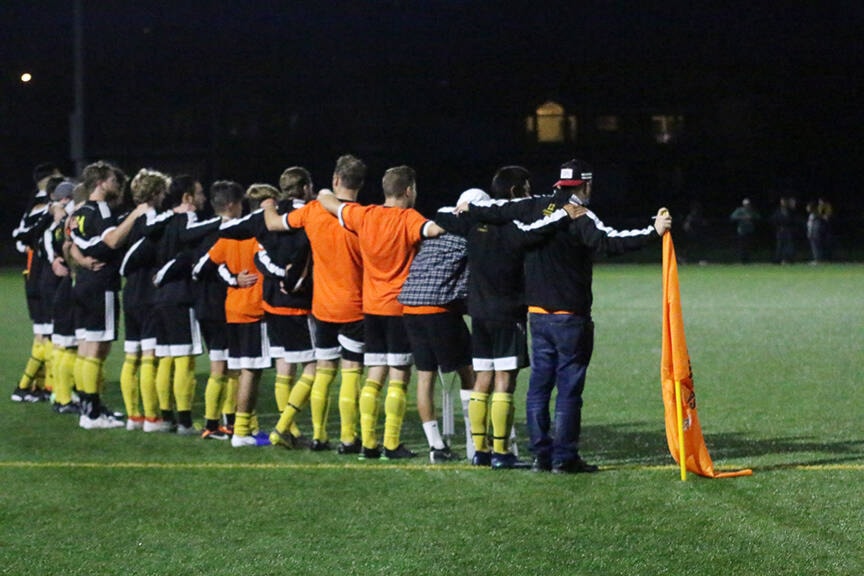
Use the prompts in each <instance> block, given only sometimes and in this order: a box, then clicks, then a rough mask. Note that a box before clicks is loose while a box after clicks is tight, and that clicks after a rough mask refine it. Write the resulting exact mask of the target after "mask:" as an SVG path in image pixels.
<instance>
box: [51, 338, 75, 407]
mask: <svg viewBox="0 0 864 576" xmlns="http://www.w3.org/2000/svg"><path fill="white" fill-rule="evenodd" d="M75 356H76V354H75V351H74V350H69V349H68V348H59V347H58V348H55V349H54V401H55V402H56V403H57V404H61V405H62V404H69V403H70V402H71V401H72V386H73V381H74V379H73V376H72V369H73V367H74V366H75ZM70 359H71V362H70Z"/></svg>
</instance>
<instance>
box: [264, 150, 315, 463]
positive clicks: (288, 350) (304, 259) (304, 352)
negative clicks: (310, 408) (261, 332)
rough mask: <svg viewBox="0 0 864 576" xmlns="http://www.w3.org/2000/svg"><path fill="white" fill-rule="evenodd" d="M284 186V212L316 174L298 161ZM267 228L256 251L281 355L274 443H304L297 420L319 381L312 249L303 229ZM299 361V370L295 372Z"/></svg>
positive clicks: (303, 195)
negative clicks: (279, 230) (283, 231)
mask: <svg viewBox="0 0 864 576" xmlns="http://www.w3.org/2000/svg"><path fill="white" fill-rule="evenodd" d="M279 189H280V196H279V203H278V206H277V210H278V211H279V213H280V214H284V213H286V212H289V211H291V210H298V209H301V208H303V206H305V205H306V203H307V202H308V201H309V199H310V198H311V197H312V190H313V183H312V176H311V174H309V171H308V170H306V169H305V168H302V167H300V166H292V167H290V168H287V169H286V170H285V171H284V172H282V175H281V176H280V177H279ZM262 223H263V213H262ZM264 228H265V233H264V234H263V235H262V236H261V237H260V238H259V241H260V243H261V246H262V250H260V251H259V252H258V254H256V255H255V264H256V266H257V268H258V271H259V272H261V274H263V275H264V310H265V312H266V319H267V330H268V334H269V337H270V344H271V355H272V356H273V357H274V358H275V359H276V385H275V392H276V406H277V408H278V410H279V413H280V416H279V421H278V422H277V423H276V426H275V428H274V430H273V432H272V433H271V434H270V443H271V444H273V445H274V446H283V447H286V448H293V447H296V446H301V445H303V444H304V443H303V442H302V438H301V435H300V430H299V428H298V427H297V424H296V423H295V422H294V420H295V417H296V415H297V414H298V413H299V412H300V410H302V408H303V407H304V406H305V405H306V403H307V401H308V400H309V395H310V393H311V391H312V386H313V384H314V381H315V349H314V347H313V345H312V335H311V330H312V326H311V324H310V316H309V314H310V311H311V307H312V293H313V290H312V249H311V247H310V245H309V238H308V237H307V236H306V233H305V232H304V231H303V230H295V231H294V232H293V233H291V234H278V233H272V232H266V225H265V226H264ZM295 367H296V368H297V370H296V371H297V376H294V374H293V373H292V372H293V371H294V369H295ZM292 379H293V380H294V386H293V388H292Z"/></svg>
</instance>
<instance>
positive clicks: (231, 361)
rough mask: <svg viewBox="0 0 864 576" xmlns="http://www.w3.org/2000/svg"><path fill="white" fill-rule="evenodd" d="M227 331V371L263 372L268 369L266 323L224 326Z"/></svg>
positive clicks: (269, 359) (268, 347)
mask: <svg viewBox="0 0 864 576" xmlns="http://www.w3.org/2000/svg"><path fill="white" fill-rule="evenodd" d="M226 327H227V331H228V369H229V370H242V369H246V370H265V369H267V368H270V365H271V363H272V362H271V358H270V340H269V339H268V337H267V323H266V322H264V321H263V320H262V321H258V322H247V323H244V324H226Z"/></svg>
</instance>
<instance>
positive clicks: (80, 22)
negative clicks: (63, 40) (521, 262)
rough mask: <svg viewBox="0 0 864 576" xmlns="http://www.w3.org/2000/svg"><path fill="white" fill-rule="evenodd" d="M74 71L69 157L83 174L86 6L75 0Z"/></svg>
mask: <svg viewBox="0 0 864 576" xmlns="http://www.w3.org/2000/svg"><path fill="white" fill-rule="evenodd" d="M73 10H74V11H73V16H72V18H73V23H72V28H73V71H74V93H75V109H74V110H73V111H72V114H70V115H69V157H70V159H71V160H72V161H73V162H74V163H75V174H81V172H82V171H83V170H84V166H85V164H86V161H85V157H84V7H83V6H82V3H81V0H75V5H74V8H73Z"/></svg>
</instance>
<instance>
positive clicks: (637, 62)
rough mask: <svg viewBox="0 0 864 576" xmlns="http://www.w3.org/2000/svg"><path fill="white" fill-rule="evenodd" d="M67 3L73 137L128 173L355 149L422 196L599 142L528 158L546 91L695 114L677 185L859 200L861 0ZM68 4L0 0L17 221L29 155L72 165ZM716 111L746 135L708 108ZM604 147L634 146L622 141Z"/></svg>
mask: <svg viewBox="0 0 864 576" xmlns="http://www.w3.org/2000/svg"><path fill="white" fill-rule="evenodd" d="M82 1H83V4H84V12H85V62H86V66H85V82H86V86H85V101H86V108H85V119H86V146H85V153H86V155H87V156H88V160H92V159H96V158H97V157H104V158H111V159H116V160H117V161H118V162H120V163H121V165H122V167H123V168H124V169H126V170H128V171H134V170H137V168H139V167H140V166H141V165H142V164H143V163H147V164H149V165H152V166H153V167H156V168H162V169H164V170H166V171H176V170H185V169H188V170H193V171H195V172H197V173H198V174H199V175H200V176H201V177H202V178H204V179H213V178H233V179H237V180H239V181H241V182H243V183H251V182H252V181H255V180H259V181H260V180H267V181H274V180H275V179H276V177H277V176H278V173H279V172H281V169H282V168H284V167H285V166H287V165H290V164H303V165H306V166H308V167H309V168H310V169H311V170H312V172H313V175H314V176H315V178H316V181H317V183H318V184H319V185H326V184H327V183H328V179H329V172H330V171H331V170H332V165H333V161H334V160H335V157H336V156H337V155H338V154H340V153H344V152H356V153H358V154H359V155H361V156H362V157H364V158H367V159H368V163H369V164H370V168H371V169H372V171H371V174H370V179H371V181H374V182H376V183H377V180H378V179H379V178H380V171H381V170H383V169H384V168H386V167H387V166H389V165H394V164H400V163H409V164H412V165H414V166H415V167H416V168H417V169H418V173H419V177H420V182H421V194H422V190H423V183H424V182H428V183H429V188H433V189H435V192H434V194H433V196H434V195H436V194H437V195H440V196H441V197H444V196H447V195H454V194H456V193H458V191H459V190H460V189H462V188H464V187H467V186H470V185H479V186H486V185H487V182H488V179H489V177H490V176H491V173H492V171H493V170H494V168H495V167H496V166H498V165H501V164H507V163H525V164H526V165H528V167H529V168H530V169H532V170H533V171H535V173H537V171H538V170H539V171H540V173H541V174H538V176H539V181H540V183H541V184H544V183H545V182H546V181H547V180H549V179H550V178H551V177H552V176H550V175H549V174H548V173H547V172H549V169H548V167H547V164H549V165H550V166H551V165H552V162H553V160H554V163H555V164H557V163H560V162H562V161H564V160H566V159H568V157H569V156H572V155H574V154H580V155H584V156H588V157H591V156H592V155H596V154H597V151H596V150H594V149H593V148H592V147H591V146H586V145H583V144H582V143H578V145H574V146H572V150H567V149H563V150H560V151H556V153H555V154H553V155H552V156H551V157H550V158H549V161H548V162H540V161H539V160H538V159H537V158H538V156H537V155H536V154H534V155H531V154H525V153H522V152H521V151H520V148H519V146H518V145H517V144H518V143H514V142H511V140H510V139H512V138H511V136H510V133H511V132H512V131H513V128H514V126H515V127H516V128H517V129H518V126H519V122H521V121H522V119H523V118H524V117H525V116H526V115H528V114H530V113H531V111H532V110H533V109H534V107H536V106H537V105H539V104H541V103H542V102H544V101H546V100H550V99H554V100H557V101H559V102H562V103H564V104H565V105H571V106H575V107H576V108H577V113H578V112H580V111H585V110H588V111H590V112H591V113H595V114H619V113H628V112H629V113H639V112H645V113H654V112H658V111H668V112H679V111H683V113H684V114H685V115H687V116H692V117H697V118H698V117H700V116H701V117H702V118H703V119H705V120H703V123H702V124H701V125H700V124H699V122H698V121H696V122H695V123H694V124H693V126H695V127H696V128H698V130H695V131H691V141H688V142H687V143H686V146H684V145H682V146H681V147H679V149H678V150H677V151H676V154H679V155H682V156H681V157H684V158H685V160H684V161H682V162H683V165H684V167H685V173H686V174H685V178H684V182H683V183H680V184H679V186H678V190H677V192H676V194H679V195H680V194H685V195H687V194H692V193H693V192H692V190H693V189H695V188H696V187H697V185H696V183H697V182H699V186H704V180H705V175H704V174H700V173H701V172H706V171H707V172H708V173H709V174H708V175H707V176H708V179H718V178H721V179H723V182H722V186H723V187H724V188H726V187H730V185H731V186H734V188H735V190H734V191H727V192H725V193H727V194H728V196H729V202H730V205H734V204H735V203H736V202H737V198H738V197H739V196H740V195H741V194H742V193H751V194H754V195H757V196H758V195H759V194H760V193H762V192H763V191H764V190H766V189H768V188H770V187H772V186H778V185H779V186H786V185H789V183H790V182H798V183H799V185H803V186H804V187H811V186H822V187H824V188H825V193H828V194H831V195H833V196H834V197H835V202H837V203H844V202H845V203H848V204H851V205H856V206H858V207H860V206H861V200H860V198H859V197H858V196H859V195H858V193H857V190H852V188H853V186H854V187H857V182H858V181H859V180H860V177H861V176H862V172H864V170H862V166H864V152H862V150H864V148H862V144H861V137H862V129H861V127H862V125H864V114H862V106H861V102H862V78H861V76H862V75H861V69H862V64H864V62H862V57H861V50H860V48H859V46H858V44H859V43H860V37H861V33H862V31H864V18H862V12H864V9H862V5H861V3H860V2H851V1H850V2H820V3H816V2H795V1H791V2H770V1H766V2H739V1H732V2H712V3H699V2H695V3H694V2H678V1H673V2H662V3H660V2H616V1H605V2H576V1H573V0H570V1H567V2H558V1H555V2H510V1H507V2H495V1H438V0H422V1H421V0H414V1H409V0H389V1H375V0H367V1H354V2H329V1H324V0H321V1H316V2H307V1H275V0H214V1H206V0H197V1H192V0H171V1H170V2H167V1H166V2H154V1H150V2H145V1H125V2H123V1H113V2H102V1H99V2H96V1H93V0H82ZM72 4H73V2H72V0H65V1H56V0H43V1H33V0H28V1H24V0H3V1H2V2H0V62H2V70H3V84H2V94H0V98H2V100H0V113H2V116H0V121H2V126H0V137H2V150H3V155H2V156H3V159H2V164H0V168H2V171H3V177H4V182H3V185H2V191H3V194H4V197H6V198H9V199H11V200H10V203H11V204H13V207H14V208H15V210H14V212H15V213H16V214H15V216H14V219H16V220H17V216H18V215H19V214H20V210H19V208H22V207H23V204H24V203H25V202H26V200H27V197H28V196H29V195H30V193H31V190H30V187H31V182H30V179H29V174H30V171H31V170H32V167H33V165H34V164H36V163H37V162H40V161H44V160H53V161H56V162H59V163H60V164H61V165H62V166H63V167H64V169H65V170H66V171H67V172H71V170H72V167H73V165H72V163H71V161H70V158H69V115H70V113H71V112H72V111H73V108H74V97H73V94H74V92H73V60H72V46H73V40H72V38H73V26H72V22H73V18H72V12H73V10H72ZM691 4H698V5H702V4H705V5H708V4H711V6H696V5H691ZM25 71H26V72H30V73H32V74H33V80H32V82H30V83H29V84H27V85H24V84H22V83H21V82H20V81H19V77H20V74H21V73H22V72H25ZM727 109H728V110H732V111H733V112H734V111H738V116H737V118H738V120H740V121H741V122H742V125H745V126H746V127H747V129H746V132H747V133H746V134H744V135H741V134H739V133H736V132H735V130H736V126H734V125H733V126H731V127H730V125H729V124H728V122H725V121H722V119H723V118H727V117H730V116H729V114H727V112H728V110H727ZM731 117H736V116H735V114H734V113H733V114H732V116H731ZM742 118H743V119H742ZM708 119H713V120H711V121H712V122H713V124H712V123H710V122H709V120H708ZM718 119H720V121H718ZM580 121H581V119H580ZM724 130H725V131H727V132H729V134H724ZM706 142H710V145H709V144H706ZM604 154H605V156H604V161H606V162H607V163H610V164H612V163H615V162H619V163H620V162H627V163H629V164H632V165H634V166H638V165H639V159H638V157H639V156H640V154H642V152H641V150H640V149H633V147H632V146H630V147H628V146H623V147H621V148H619V149H614V150H612V151H611V152H610V151H608V150H607V151H605V152H604ZM616 154H620V155H621V159H619V158H616ZM713 156H718V159H717V161H714V160H713V159H712V157H713ZM724 159H725V160H724ZM739 159H749V160H747V161H746V162H744V163H745V164H746V165H742V166H741V167H740V168H741V170H740V174H741V176H739V177H737V178H735V177H733V175H732V174H730V172H736V171H738V170H737V169H736V163H737V162H743V160H739ZM649 161H650V162H654V159H653V158H651V159H647V158H646V159H645V162H649ZM127 162H128V163H129V164H126V163H127ZM531 162H536V163H537V164H538V165H537V166H535V165H532V164H531ZM721 166H722V167H721ZM712 171H716V172H717V174H711V172H712ZM718 186H720V185H719V184H718ZM630 187H631V188H634V187H635V188H637V189H638V188H639V185H638V182H637V183H636V184H631V185H630ZM370 188H371V191H370V194H371V196H370V198H369V199H370V200H371V201H375V198H374V194H375V187H374V186H371V187H370ZM655 188H662V187H659V186H655ZM445 189H446V192H445V191H444V190H445ZM681 189H686V190H684V192H682V191H681ZM637 193H638V190H636V192H634V193H633V194H637ZM722 193H724V192H720V191H714V195H713V196H710V197H711V198H715V197H719V195H720V194H722ZM649 196H650V197H651V200H655V199H656V200H660V201H663V200H666V199H665V198H663V191H662V190H659V191H658V190H655V191H653V192H651V194H649ZM841 198H842V201H841ZM674 200H675V198H672V199H671V201H674ZM838 201H839V202H838ZM722 211H724V212H725V211H726V207H725V206H724V207H723V208H722ZM8 220H9V218H8V217H6V216H4V219H3V223H4V229H5V228H7V227H9V226H14V221H13V222H12V224H11V225H9V226H7V224H8V222H7V221H8ZM3 235H4V236H7V234H6V233H5V232H4V233H3ZM4 242H5V241H4Z"/></svg>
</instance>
